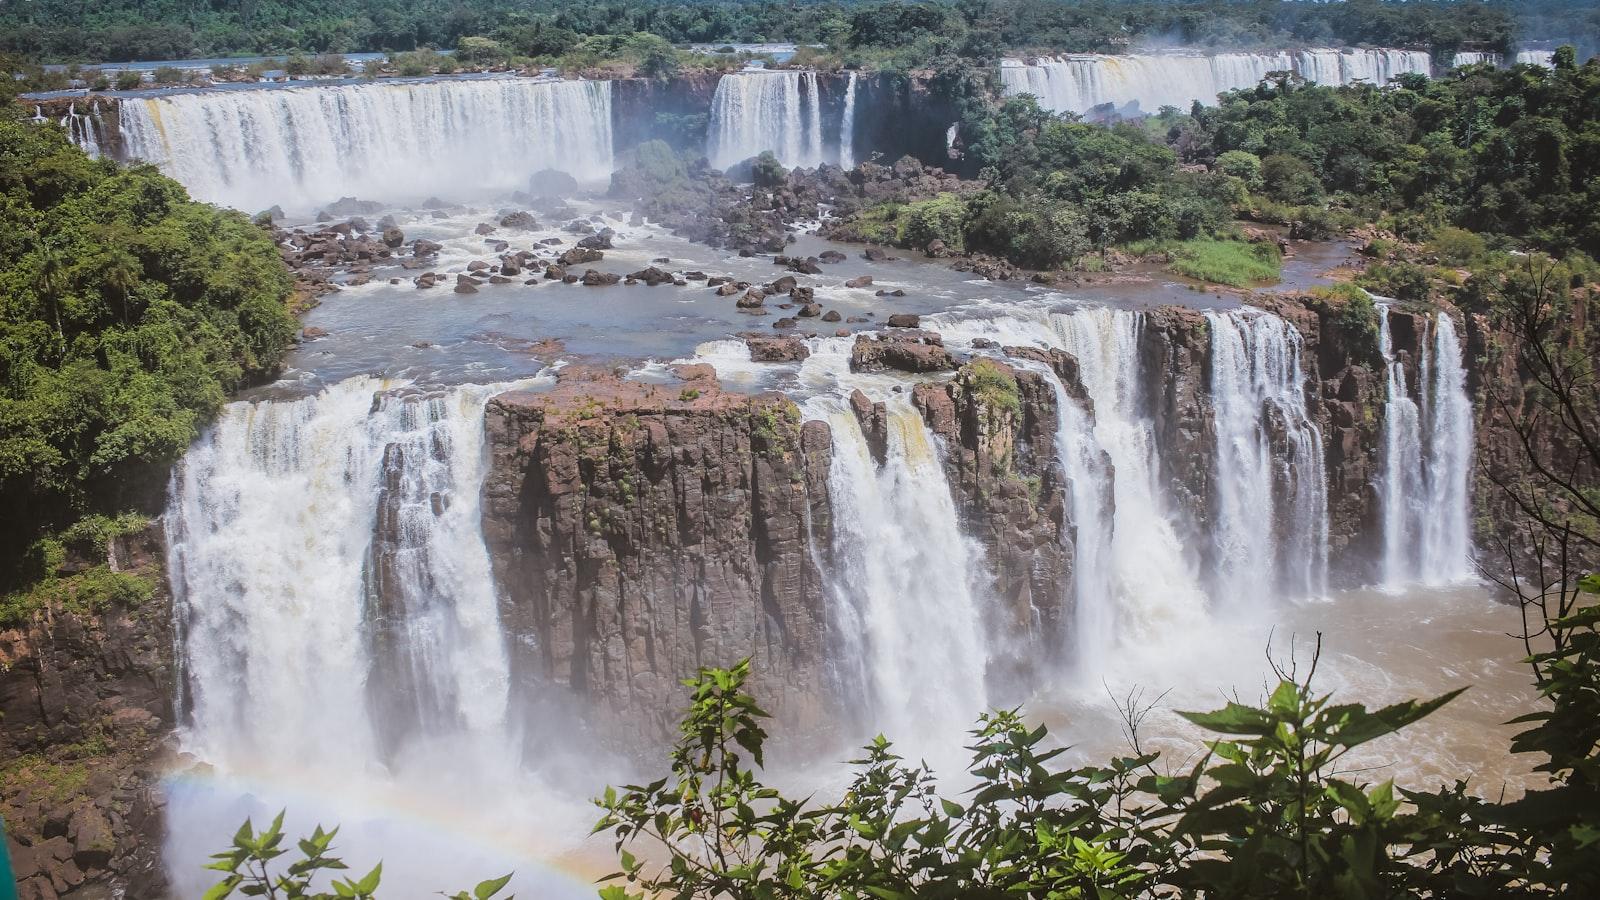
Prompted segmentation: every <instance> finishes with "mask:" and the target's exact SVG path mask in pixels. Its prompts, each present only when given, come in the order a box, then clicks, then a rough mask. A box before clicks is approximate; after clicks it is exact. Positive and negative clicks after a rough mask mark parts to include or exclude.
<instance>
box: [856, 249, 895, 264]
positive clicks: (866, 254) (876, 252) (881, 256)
mask: <svg viewBox="0 0 1600 900" xmlns="http://www.w3.org/2000/svg"><path fill="white" fill-rule="evenodd" d="M861 258H862V259H864V260H866V261H867V262H883V261H884V260H886V259H888V258H889V254H887V253H885V252H883V250H882V249H881V248H878V247H868V248H867V249H865V250H863V251H861Z"/></svg>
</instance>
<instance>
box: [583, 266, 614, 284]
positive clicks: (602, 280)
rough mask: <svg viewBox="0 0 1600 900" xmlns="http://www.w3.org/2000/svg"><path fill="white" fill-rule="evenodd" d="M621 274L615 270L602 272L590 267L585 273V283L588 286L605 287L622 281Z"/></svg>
mask: <svg viewBox="0 0 1600 900" xmlns="http://www.w3.org/2000/svg"><path fill="white" fill-rule="evenodd" d="M621 280H622V278H621V276H619V275H617V274H616V273H614V272H601V271H599V270H597V269H588V270H586V271H585V272H584V273H583V283H584V284H585V285H586V286H588V287H603V286H605V285H611V284H616V283H617V282H619V281H621Z"/></svg>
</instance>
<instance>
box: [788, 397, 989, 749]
mask: <svg viewBox="0 0 1600 900" xmlns="http://www.w3.org/2000/svg"><path fill="white" fill-rule="evenodd" d="M885 402H886V403H887V409H888V415H889V441H888V450H887V453H886V459H885V461H884V464H883V465H882V466H879V465H878V464H877V462H876V461H875V460H874V459H873V458H872V455H871V453H870V451H869V450H868V447H867V440H866V437H865V436H864V435H863V434H862V431H861V426H860V424H859V423H858V422H857V421H856V418H855V416H854V414H853V413H851V411H850V409H849V406H848V404H847V403H846V402H845V401H844V400H843V399H842V398H841V397H839V396H837V395H825V396H821V397H817V398H813V399H812V400H811V401H809V402H808V403H807V405H806V407H805V409H806V413H807V415H808V416H809V417H812V418H820V419H823V420H825V421H827V422H828V424H829V426H830V428H831V429H832V431H833V461H832V464H831V468H830V469H829V475H828V484H829V495H830V497H831V498H832V501H833V515H834V534H833V559H834V564H835V565H834V568H835V570H834V571H833V572H832V573H830V578H829V581H830V585H831V587H832V593H833V595H834V596H833V598H832V603H833V609H834V617H833V618H834V622H835V623H836V628H835V629H834V630H835V631H836V632H838V631H840V630H843V631H844V632H845V633H847V634H854V635H859V637H858V638H857V640H856V641H852V642H850V643H853V644H855V646H854V648H853V651H852V652H853V655H855V656H856V657H857V659H858V660H860V662H859V663H855V661H850V660H847V661H845V662H846V664H847V665H848V666H850V668H852V669H853V670H854V671H857V672H859V673H861V675H860V677H862V678H864V679H865V680H866V682H867V684H868V686H869V690H870V698H871V700H870V704H869V709H870V710H871V712H872V715H869V716H868V717H867V720H868V721H874V722H881V723H882V724H881V725H879V726H875V727H882V728H884V729H885V731H886V733H890V734H898V735H902V736H906V737H916V738H936V737H937V738H943V739H944V740H949V739H951V738H952V737H954V736H955V735H959V734H960V733H961V731H962V729H964V728H965V727H967V726H969V725H970V724H971V723H972V721H973V720H974V719H975V718H976V717H977V715H978V713H980V712H982V711H983V710H984V709H985V708H986V700H987V696H986V692H985V687H984V673H985V669H986V667H987V658H986V656H985V651H986V649H987V642H986V641H985V640H984V615H983V611H982V608H981V600H982V597H983V589H982V579H983V578H984V577H985V576H984V575H983V572H984V565H983V558H982V557H983V554H982V551H981V550H980V549H979V548H978V547H977V546H976V545H975V544H974V543H973V542H972V541H971V540H969V539H968V538H967V537H966V536H965V535H963V534H962V533H961V527H960V523H959V521H958V519H957V517H956V509H955V500H954V498H953V496H952V495H951V492H950V484H949V482H948V481H947V480H946V479H945V474H944V465H943V462H942V460H941V459H940V458H939V451H938V449H937V447H936V446H935V441H934V438H933V435H932V434H931V433H930V432H929V431H928V428H927V425H926V424H925V423H924V422H923V421H922V415H921V413H919V412H918V411H917V410H916V409H914V408H913V407H912V406H911V403H910V401H909V400H908V399H907V398H906V395H905V394H903V393H900V394H891V395H889V396H888V398H887V400H886V401H885ZM856 629H859V630H858V631H857V630H856ZM848 648H849V645H848V644H847V649H848ZM851 688H858V686H857V685H846V689H847V690H848V689H851Z"/></svg>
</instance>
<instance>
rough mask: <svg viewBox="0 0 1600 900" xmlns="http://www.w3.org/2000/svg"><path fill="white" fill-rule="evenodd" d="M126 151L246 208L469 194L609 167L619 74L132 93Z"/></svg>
mask: <svg viewBox="0 0 1600 900" xmlns="http://www.w3.org/2000/svg"><path fill="white" fill-rule="evenodd" d="M120 109H121V113H120V115H121V121H120V124H121V129H122V136H123V140H124V144H125V148H126V153H127V155H128V156H129V157H131V158H137V159H143V160H147V161H149V162H152V163H155V164H156V165H158V166H160V167H161V169H162V171H163V172H165V173H167V174H168V175H171V176H172V177H173V178H176V179H177V180H178V181H180V182H182V183H183V184H184V186H185V187H187V188H188V189H189V191H190V193H191V194H194V195H195V196H196V197H198V198H200V199H203V200H207V201H210V202H213V203H220V204H223V205H226V206H232V207H236V208H238V209H243V210H246V211H248V212H254V211H257V210H260V209H264V208H266V207H268V206H271V205H273V204H281V205H283V206H285V207H287V208H290V209H293V210H297V211H301V212H310V211H312V210H314V209H315V208H316V207H318V206H320V205H322V204H324V203H328V202H331V201H333V200H336V199H338V198H340V197H343V196H356V197H360V198H362V199H369V200H371V199H376V200H386V201H405V200H413V201H414V200H421V199H423V198H425V197H427V196H429V195H438V196H442V197H445V198H447V199H465V198H472V197H480V196H490V195H494V194H497V193H507V192H510V191H512V190H516V189H518V188H521V187H524V186H526V184H527V182H528V176H529V175H530V174H532V173H533V172H536V171H538V170H540V169H547V168H553V169H561V170H564V171H566V172H568V173H570V174H572V175H573V176H574V177H577V178H579V179H584V180H593V179H602V178H605V177H607V176H608V175H610V174H611V169H612V155H611V154H612V148H611V84H610V82H606V81H549V82H545V81H533V80H529V79H514V78H504V79H457V80H449V81H435V82H412V83H376V84H346V85H336V86H328V87H321V86H319V87H295V88H284V89H275V88H258V89H251V90H235V91H198V92H194V93H180V94H173V95H170V96H164V97H152V98H147V99H142V100H140V99H129V100H125V101H124V102H123V103H122V104H121V106H120Z"/></svg>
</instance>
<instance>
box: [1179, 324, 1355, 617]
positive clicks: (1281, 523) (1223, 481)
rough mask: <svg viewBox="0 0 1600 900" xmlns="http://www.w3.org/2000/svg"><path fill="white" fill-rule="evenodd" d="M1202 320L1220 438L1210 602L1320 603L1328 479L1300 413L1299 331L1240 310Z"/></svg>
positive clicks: (1312, 428)
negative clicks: (1279, 598)
mask: <svg viewBox="0 0 1600 900" xmlns="http://www.w3.org/2000/svg"><path fill="white" fill-rule="evenodd" d="M1206 322H1207V323H1208V324H1209V326H1210V331H1211V402H1212V404H1213V407H1214V410H1215V427H1216V440H1217V460H1216V477H1215V479H1214V484H1215V497H1214V509H1213V515H1214V517H1215V518H1214V520H1213V522H1212V527H1211V541H1212V547H1213V551H1214V557H1213V560H1212V578H1213V580H1214V583H1215V587H1214V589H1213V591H1212V596H1213V597H1219V598H1223V599H1224V601H1225V602H1234V603H1240V602H1242V603H1245V604H1255V605H1259V604H1260V603H1262V602H1264V601H1267V600H1268V599H1269V598H1271V597H1273V596H1275V595H1277V594H1280V593H1282V594H1285V595H1287V596H1289V597H1297V598H1298V597H1319V596H1322V595H1323V594H1325V593H1326V592H1327V573H1328V482H1327V473H1326V470H1325V469H1326V467H1325V464H1324V462H1323V447H1322V432H1321V431H1320V430H1319V429H1318V428H1317V426H1316V424H1315V423H1314V422H1312V421H1311V417H1310V416H1309V415H1308V414H1307V412H1306V395H1305V391H1306V387H1305V383H1306V378H1305V375H1304V373H1303V372H1302V371H1301V367H1300V349H1301V340H1300V333H1299V332H1298V331H1296V330H1295V329H1294V328H1293V327H1292V326H1290V325H1289V323H1288V322H1286V321H1284V320H1283V319H1281V318H1279V317H1277V316H1272V315H1266V314H1262V313H1254V312H1246V311H1230V312H1208V313H1206ZM1274 432H1276V434H1274ZM1275 438H1277V440H1275Z"/></svg>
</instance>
